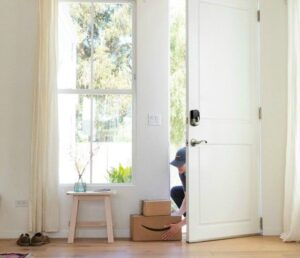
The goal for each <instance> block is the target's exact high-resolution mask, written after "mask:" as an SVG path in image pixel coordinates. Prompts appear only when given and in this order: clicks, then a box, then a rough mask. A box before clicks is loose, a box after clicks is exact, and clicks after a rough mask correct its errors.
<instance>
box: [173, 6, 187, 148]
mask: <svg viewBox="0 0 300 258" xmlns="http://www.w3.org/2000/svg"><path fill="white" fill-rule="evenodd" d="M182 5H184V1H182ZM170 41H171V44H170V51H171V87H170V110H171V118H170V123H171V132H170V134H171V144H174V145H175V146H181V145H182V144H184V139H185V117H186V110H185V109H186V63H185V56H186V47H185V45H186V44H185V8H184V6H179V8H175V9H173V10H172V12H171V40H170Z"/></svg>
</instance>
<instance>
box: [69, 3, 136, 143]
mask: <svg viewBox="0 0 300 258" xmlns="http://www.w3.org/2000/svg"><path fill="white" fill-rule="evenodd" d="M69 7H70V9H69V15H70V17H71V20H72V25H73V28H72V30H73V31H74V32H75V34H76V65H77V67H76V76H77V78H76V88H77V89H91V88H94V89H125V88H126V89H130V88H131V87H132V53H133V51H132V11H133V10H132V5H131V4H129V3H127V4H120V3H115V4H113V3H93V4H91V3H71V4H69ZM91 67H93V73H92V74H91ZM84 99H85V100H90V101H93V104H94V109H93V112H94V114H93V116H94V117H93V119H94V121H86V120H84V117H83V113H84V112H86V111H87V107H86V110H85V111H84V108H85V107H84V105H83V101H84ZM131 105H132V98H131V96H129V95H121V96H116V95H115V96H113V95H99V96H88V95H84V96H80V97H79V100H78V105H77V108H76V125H77V130H76V141H77V142H84V141H89V140H88V135H89V132H90V129H89V128H90V126H94V135H95V137H94V138H93V139H92V140H93V141H96V142H99V141H101V142H108V141H123V142H126V141H127V142H129V141H131V120H130V119H131V116H132V109H131ZM126 118H127V120H126ZM128 118H129V119H128ZM85 119H86V118H85ZM91 123H92V125H91ZM129 131H130V132H129Z"/></svg>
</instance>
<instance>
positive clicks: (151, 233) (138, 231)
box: [130, 215, 182, 241]
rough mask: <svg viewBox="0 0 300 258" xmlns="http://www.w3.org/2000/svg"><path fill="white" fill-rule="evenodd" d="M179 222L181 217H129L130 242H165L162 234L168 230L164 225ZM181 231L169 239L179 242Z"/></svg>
mask: <svg viewBox="0 0 300 258" xmlns="http://www.w3.org/2000/svg"><path fill="white" fill-rule="evenodd" d="M180 221H181V216H151V217H146V216H142V215H131V217H130V224H131V239H132V241H165V240H163V239H162V234H163V233H164V232H166V231H167V230H168V229H169V228H165V226H166V225H170V224H175V223H178V222H180ZM181 238H182V233H181V230H180V231H179V232H178V233H176V234H175V235H174V236H173V237H172V238H171V239H168V240H171V241H174V240H181Z"/></svg>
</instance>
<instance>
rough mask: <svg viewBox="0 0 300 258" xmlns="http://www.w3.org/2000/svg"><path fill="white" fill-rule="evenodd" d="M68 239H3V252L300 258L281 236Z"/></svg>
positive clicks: (123, 257) (115, 257)
mask: <svg viewBox="0 0 300 258" xmlns="http://www.w3.org/2000/svg"><path fill="white" fill-rule="evenodd" d="M66 242H67V240H66V239H53V240H51V243H50V244H47V245H44V246H40V247H19V246H17V245H16V244H15V241H13V240H0V253H4V252H22V253H31V254H32V255H33V257H35V258H40V257H48V258H50V257H55V258H62V257H64V258H69V257H88V258H93V257H101V258H102V257H103V258H127V257H133V258H142V257H155V258H156V257H157V258H162V257H164V258H174V257H194V258H196V257H201V258H206V257H207V258H208V257H214V258H221V257H222V258H237V257H241V258H271V257H272V258H279V257H285V258H296V257H297V258H300V243H283V242H282V241H281V240H280V239H279V238H278V237H260V236H254V237H245V238H238V239H229V240H219V241H212V242H204V243H197V244H187V243H185V242H184V241H183V242H131V241H128V240H116V241H115V242H114V243H113V244H107V243H106V242H105V241H104V240H95V239H81V240H76V241H75V243H74V244H67V243H66Z"/></svg>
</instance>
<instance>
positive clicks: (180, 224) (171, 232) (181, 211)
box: [162, 197, 186, 240]
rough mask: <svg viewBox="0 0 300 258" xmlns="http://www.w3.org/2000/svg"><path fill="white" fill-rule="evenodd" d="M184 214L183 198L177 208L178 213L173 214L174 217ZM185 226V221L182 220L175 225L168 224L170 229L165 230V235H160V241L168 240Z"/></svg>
mask: <svg viewBox="0 0 300 258" xmlns="http://www.w3.org/2000/svg"><path fill="white" fill-rule="evenodd" d="M185 212H186V201H185V197H184V199H183V200H182V203H181V206H180V208H179V211H177V212H176V213H175V215H178V216H183V214H184V213H185ZM185 224H186V219H185V218H184V219H183V220H181V221H180V222H178V223H176V224H170V225H168V226H169V227H170V229H169V230H167V231H166V232H165V233H163V234H162V239H163V240H167V239H170V238H171V237H172V236H173V235H175V234H176V233H177V232H179V230H180V229H181V228H182V227H183V226H184V225H185Z"/></svg>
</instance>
